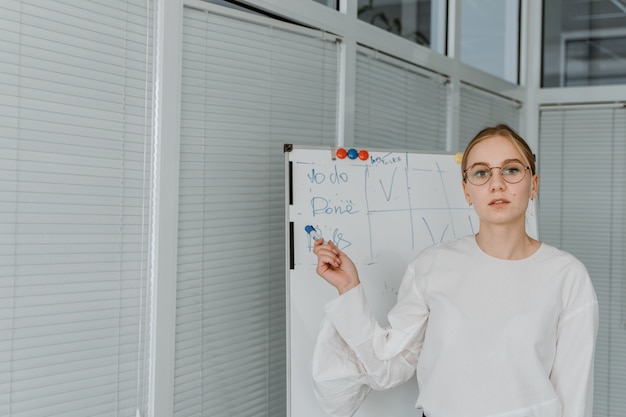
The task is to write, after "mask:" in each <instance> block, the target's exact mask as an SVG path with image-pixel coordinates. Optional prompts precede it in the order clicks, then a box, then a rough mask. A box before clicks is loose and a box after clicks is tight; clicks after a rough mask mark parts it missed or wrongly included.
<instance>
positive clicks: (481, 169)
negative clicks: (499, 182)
mask: <svg viewBox="0 0 626 417" xmlns="http://www.w3.org/2000/svg"><path fill="white" fill-rule="evenodd" d="M494 168H498V169H499V170H500V174H501V175H502V179H503V180H504V181H506V182H507V183H509V184H517V183H518V182H520V181H521V180H523V179H524V177H525V176H526V171H528V170H529V169H530V167H527V166H525V165H524V164H522V163H521V162H518V161H513V162H507V163H506V164H504V165H502V166H501V167H490V166H488V165H485V164H481V163H478V164H474V165H472V166H471V167H469V168H467V169H466V170H465V171H464V174H465V179H467V180H468V181H469V182H470V183H472V184H474V185H484V184H487V182H489V179H490V178H491V177H492V175H493V171H492V170H493V169H494Z"/></svg>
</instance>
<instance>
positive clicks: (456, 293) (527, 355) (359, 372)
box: [313, 125, 598, 417]
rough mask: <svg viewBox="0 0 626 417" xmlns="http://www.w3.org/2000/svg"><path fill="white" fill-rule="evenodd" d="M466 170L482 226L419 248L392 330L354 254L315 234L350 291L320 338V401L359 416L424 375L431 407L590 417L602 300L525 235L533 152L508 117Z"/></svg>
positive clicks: (566, 259) (458, 416)
mask: <svg viewBox="0 0 626 417" xmlns="http://www.w3.org/2000/svg"><path fill="white" fill-rule="evenodd" d="M461 167H462V173H463V179H462V186H463V191H464V193H465V198H466V200H467V202H468V204H470V205H473V206H474V208H475V210H476V213H477V214H478V217H479V219H480V229H479V233H477V234H476V235H475V236H467V237H464V238H460V239H457V240H453V241H450V242H446V243H441V244H436V245H434V246H432V247H430V248H427V249H425V250H424V251H423V252H422V253H421V254H420V255H418V257H417V258H416V259H415V260H414V261H413V262H412V263H411V264H410V265H409V266H408V268H407V271H406V273H405V275H404V278H403V281H402V284H401V287H400V291H399V294H398V301H397V304H396V305H395V307H394V308H393V309H392V310H391V312H390V313H389V316H388V319H389V327H382V326H380V325H379V324H378V323H377V322H376V319H375V318H374V316H373V315H372V313H371V311H370V309H369V307H368V305H367V301H366V299H365V296H364V291H363V289H362V287H361V284H360V281H359V276H358V271H357V270H356V268H355V266H354V264H353V263H352V261H351V260H350V258H349V257H348V256H347V255H346V254H344V253H343V252H341V251H340V250H339V249H338V248H337V247H336V246H335V245H334V244H333V243H332V242H331V241H329V242H327V243H325V242H324V241H323V239H319V240H318V241H316V242H315V246H314V252H315V253H316V254H317V257H318V265H317V273H318V274H319V275H320V276H322V277H323V278H324V279H326V280H327V281H328V282H329V283H330V284H331V285H333V286H334V287H335V288H336V289H337V290H338V292H339V294H340V296H339V297H337V298H336V299H334V300H332V301H331V302H329V303H328V304H327V305H326V308H325V310H326V319H325V320H324V323H323V325H322V328H321V331H320V334H319V337H318V341H317V343H316V347H315V354H314V358H313V376H314V381H315V391H316V395H317V397H318V400H319V402H320V404H321V405H322V407H323V408H324V409H325V410H326V411H327V412H328V413H329V414H330V415H332V416H351V415H353V414H354V412H355V411H356V410H357V409H358V407H359V405H360V404H361V403H362V401H363V400H364V399H365V396H366V395H367V393H368V392H369V390H370V389H377V390H380V389H387V388H390V387H393V386H396V385H398V384H401V383H403V382H404V381H406V380H407V379H409V378H411V377H412V376H413V375H414V373H415V372H417V381H418V387H419V395H418V399H417V405H416V406H417V407H418V408H421V409H422V410H423V413H424V414H425V415H426V416H428V417H590V416H591V413H592V402H593V360H594V350H595V339H596V333H597V327H598V305H597V299H596V295H595V292H594V289H593V286H592V283H591V280H590V278H589V275H588V273H587V270H586V268H585V267H584V265H583V264H582V263H581V262H580V261H578V260H577V259H576V258H575V257H573V256H572V255H570V254H568V253H566V252H563V251H561V250H559V249H557V248H555V247H553V246H550V245H547V244H545V243H542V242H539V241H537V240H535V239H533V238H531V237H530V236H528V235H527V234H526V228H525V225H526V219H525V215H526V208H527V206H528V202H529V200H532V199H534V198H535V197H536V196H537V189H538V185H539V179H538V177H537V174H536V172H535V161H534V156H533V154H532V151H531V150H530V148H529V147H528V144H527V143H526V142H525V141H524V140H523V139H522V138H521V137H520V136H519V135H517V134H516V133H515V132H514V131H513V130H512V129H510V128H509V127H508V126H505V125H498V126H495V127H490V128H486V129H484V130H482V131H481V132H480V133H478V135H477V136H476V137H475V138H474V139H472V141H471V142H470V143H469V145H468V146H467V149H466V151H465V153H464V154H463V160H462V163H461ZM390 417H393V416H390Z"/></svg>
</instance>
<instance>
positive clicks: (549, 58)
mask: <svg viewBox="0 0 626 417" xmlns="http://www.w3.org/2000/svg"><path fill="white" fill-rule="evenodd" d="M543 13H544V19H543V70H542V75H543V77H542V86H543V87H571V86H585V85H607V84H624V83H626V71H625V70H624V69H625V68H626V2H624V1H623V0H560V1H554V2H552V1H544V2H543Z"/></svg>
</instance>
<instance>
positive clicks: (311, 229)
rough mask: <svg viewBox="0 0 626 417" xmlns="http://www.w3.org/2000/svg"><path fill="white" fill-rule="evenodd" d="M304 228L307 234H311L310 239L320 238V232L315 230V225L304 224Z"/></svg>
mask: <svg viewBox="0 0 626 417" xmlns="http://www.w3.org/2000/svg"><path fill="white" fill-rule="evenodd" d="M304 230H305V231H306V232H307V233H308V234H309V236H311V239H313V240H317V239H321V238H322V237H321V236H320V234H319V233H318V232H317V230H315V227H313V226H305V228H304Z"/></svg>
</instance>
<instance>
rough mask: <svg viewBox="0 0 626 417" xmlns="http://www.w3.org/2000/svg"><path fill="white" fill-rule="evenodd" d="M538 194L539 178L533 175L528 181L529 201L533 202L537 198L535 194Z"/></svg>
mask: <svg viewBox="0 0 626 417" xmlns="http://www.w3.org/2000/svg"><path fill="white" fill-rule="evenodd" d="M538 192H539V176H538V175H537V174H535V175H533V176H532V178H531V180H530V199H531V200H534V199H535V198H537V193H538Z"/></svg>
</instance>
